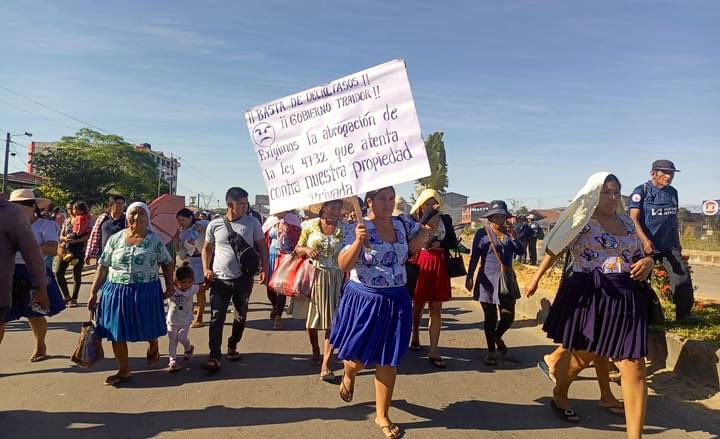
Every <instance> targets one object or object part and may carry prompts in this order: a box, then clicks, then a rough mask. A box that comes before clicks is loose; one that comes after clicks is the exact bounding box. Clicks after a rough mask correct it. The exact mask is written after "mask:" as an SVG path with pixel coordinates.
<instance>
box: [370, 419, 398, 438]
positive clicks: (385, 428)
mask: <svg viewBox="0 0 720 439" xmlns="http://www.w3.org/2000/svg"><path fill="white" fill-rule="evenodd" d="M375 424H377V426H378V427H380V430H381V431H382V432H383V434H384V435H385V437H386V438H388V439H397V438H399V437H400V433H402V432H401V431H400V427H398V426H397V425H396V424H393V423H392V422H391V423H389V424H387V425H380V423H379V422H378V421H377V420H376V421H375Z"/></svg>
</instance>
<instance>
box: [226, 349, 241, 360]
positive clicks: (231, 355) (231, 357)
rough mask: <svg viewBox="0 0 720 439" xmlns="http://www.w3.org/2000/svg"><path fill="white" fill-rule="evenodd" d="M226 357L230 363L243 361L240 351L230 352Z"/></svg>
mask: <svg viewBox="0 0 720 439" xmlns="http://www.w3.org/2000/svg"><path fill="white" fill-rule="evenodd" d="M226 357H227V359H228V361H240V360H242V355H240V352H238V351H228V353H227V356H226Z"/></svg>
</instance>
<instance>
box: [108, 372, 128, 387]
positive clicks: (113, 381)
mask: <svg viewBox="0 0 720 439" xmlns="http://www.w3.org/2000/svg"><path fill="white" fill-rule="evenodd" d="M131 378H132V375H125V376H122V375H118V374H115V375H110V376H109V377H107V378H105V385H106V386H117V385H119V384H122V383H124V382H126V381H129V380H130V379H131Z"/></svg>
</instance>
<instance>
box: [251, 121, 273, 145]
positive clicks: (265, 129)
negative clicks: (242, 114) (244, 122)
mask: <svg viewBox="0 0 720 439" xmlns="http://www.w3.org/2000/svg"><path fill="white" fill-rule="evenodd" d="M252 138H253V142H255V144H256V145H258V146H262V147H265V148H267V147H268V146H270V145H272V144H273V143H274V142H275V128H273V127H272V125H270V124H269V123H267V122H260V123H259V124H257V125H255V128H253V132H252Z"/></svg>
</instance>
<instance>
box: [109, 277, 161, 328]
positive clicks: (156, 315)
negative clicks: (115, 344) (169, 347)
mask: <svg viewBox="0 0 720 439" xmlns="http://www.w3.org/2000/svg"><path fill="white" fill-rule="evenodd" d="M100 294H101V296H100V305H99V306H98V309H97V317H96V318H97V334H98V335H99V336H100V337H103V338H106V339H108V340H110V341H150V340H154V339H156V338H158V337H162V336H163V335H165V334H166V332H167V328H166V324H165V306H164V299H163V292H162V287H161V285H160V281H159V280H156V281H154V282H148V283H140V284H129V285H126V284H118V283H113V282H105V285H103V287H102V290H101V293H100Z"/></svg>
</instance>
